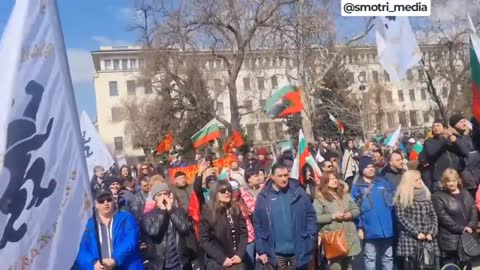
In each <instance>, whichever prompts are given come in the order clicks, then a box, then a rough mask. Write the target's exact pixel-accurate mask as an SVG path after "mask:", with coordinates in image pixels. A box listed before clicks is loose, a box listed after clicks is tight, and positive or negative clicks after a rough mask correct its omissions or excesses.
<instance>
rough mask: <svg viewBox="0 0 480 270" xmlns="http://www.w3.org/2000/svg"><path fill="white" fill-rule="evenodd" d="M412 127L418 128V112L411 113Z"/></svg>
mask: <svg viewBox="0 0 480 270" xmlns="http://www.w3.org/2000/svg"><path fill="white" fill-rule="evenodd" d="M410 125H411V126H412V127H416V126H418V117H417V111H415V110H413V111H410Z"/></svg>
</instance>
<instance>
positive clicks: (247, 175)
mask: <svg viewBox="0 0 480 270" xmlns="http://www.w3.org/2000/svg"><path fill="white" fill-rule="evenodd" d="M258 171H259V169H257V168H248V169H247V170H245V181H247V183H248V179H250V177H252V176H253V175H255V174H258Z"/></svg>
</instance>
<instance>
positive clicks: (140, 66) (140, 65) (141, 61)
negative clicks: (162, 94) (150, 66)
mask: <svg viewBox="0 0 480 270" xmlns="http://www.w3.org/2000/svg"><path fill="white" fill-rule="evenodd" d="M138 68H139V69H144V68H145V60H143V58H140V59H138Z"/></svg>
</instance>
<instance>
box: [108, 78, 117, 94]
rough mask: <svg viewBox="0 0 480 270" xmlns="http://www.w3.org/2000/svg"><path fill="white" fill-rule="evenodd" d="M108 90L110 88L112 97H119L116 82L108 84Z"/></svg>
mask: <svg viewBox="0 0 480 270" xmlns="http://www.w3.org/2000/svg"><path fill="white" fill-rule="evenodd" d="M108 88H110V96H111V97H116V96H118V85H117V82H116V81H113V82H108Z"/></svg>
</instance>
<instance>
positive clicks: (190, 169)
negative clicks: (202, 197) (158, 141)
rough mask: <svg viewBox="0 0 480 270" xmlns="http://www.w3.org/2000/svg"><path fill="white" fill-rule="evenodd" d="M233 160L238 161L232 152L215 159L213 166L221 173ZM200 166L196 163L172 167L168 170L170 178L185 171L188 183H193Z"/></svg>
mask: <svg viewBox="0 0 480 270" xmlns="http://www.w3.org/2000/svg"><path fill="white" fill-rule="evenodd" d="M233 161H237V157H236V156H235V155H234V154H231V155H228V156H225V157H223V158H219V159H216V160H214V161H213V166H214V167H215V168H217V171H218V172H219V173H220V172H222V170H223V168H225V167H230V163H232V162H233ZM199 167H200V166H199V165H198V164H195V165H190V166H187V167H182V168H172V169H169V170H168V174H169V175H170V179H173V178H174V175H175V173H176V172H183V173H185V174H186V176H187V182H188V184H192V183H193V181H194V180H195V175H196V174H197V173H198V169H199Z"/></svg>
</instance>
